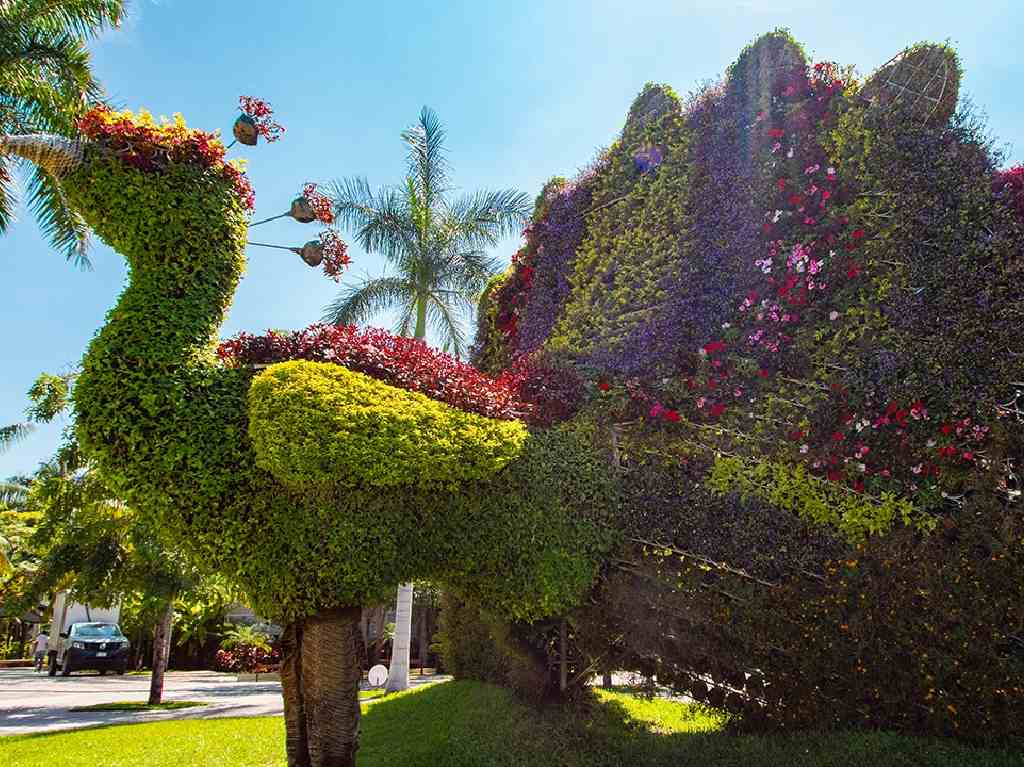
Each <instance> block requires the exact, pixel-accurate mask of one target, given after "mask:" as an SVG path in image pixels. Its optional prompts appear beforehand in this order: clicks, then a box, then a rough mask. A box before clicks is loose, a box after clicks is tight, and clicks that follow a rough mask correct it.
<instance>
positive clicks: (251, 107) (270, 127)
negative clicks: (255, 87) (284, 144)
mask: <svg viewBox="0 0 1024 767" xmlns="http://www.w3.org/2000/svg"><path fill="white" fill-rule="evenodd" d="M238 108H239V109H241V110H242V112H244V113H245V114H247V115H249V117H251V118H252V119H253V121H254V122H255V123H256V130H257V131H259V134H260V135H261V136H263V138H264V139H266V140H267V141H268V142H269V141H277V140H278V139H279V138H281V136H282V135H283V134H284V126H283V125H281V124H280V123H276V122H274V121H273V120H271V119H270V118H271V116H272V115H273V114H274V110H273V109H271V108H270V104H268V103H267V102H266V101H263V100H262V99H257V98H253V97H252V96H239V97H238Z"/></svg>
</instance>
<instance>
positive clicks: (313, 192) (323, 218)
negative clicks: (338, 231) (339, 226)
mask: <svg viewBox="0 0 1024 767" xmlns="http://www.w3.org/2000/svg"><path fill="white" fill-rule="evenodd" d="M302 197H303V199H304V200H305V201H306V204H307V205H309V208H310V210H311V211H312V213H313V215H314V216H315V217H316V220H317V221H319V222H320V223H321V224H324V225H325V226H330V225H331V224H333V223H334V208H333V207H332V206H331V198H330V197H328V196H327V195H325V194H324V193H323V192H320V191H318V190H317V184H315V183H313V182H308V183H306V184H305V185H304V186H303V187H302Z"/></svg>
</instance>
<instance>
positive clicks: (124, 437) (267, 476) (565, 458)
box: [0, 110, 614, 765]
mask: <svg viewBox="0 0 1024 767" xmlns="http://www.w3.org/2000/svg"><path fill="white" fill-rule="evenodd" d="M82 128H83V131H84V133H85V134H86V137H88V139H90V140H88V141H68V140H62V139H56V138H46V137H43V138H28V139H24V138H4V139H0V151H3V150H6V151H7V152H11V153H15V154H20V155H21V156H24V157H28V158H30V159H33V160H35V161H37V162H38V163H39V164H40V165H41V166H42V167H44V168H46V169H47V170H49V171H50V172H51V173H52V174H54V175H55V176H56V177H59V179H60V183H61V186H62V188H63V190H64V193H65V195H66V196H67V199H68V201H69V202H70V204H71V205H73V206H74V208H75V209H76V210H78V211H79V212H81V214H82V215H83V217H84V218H85V220H86V221H87V222H88V223H89V225H90V226H91V227H92V228H93V229H94V231H95V232H96V233H97V234H98V235H99V236H100V237H101V238H102V239H103V240H104V241H105V242H107V243H108V244H109V245H110V246H111V247H113V248H114V249H116V250H117V251H118V252H120V253H122V254H123V255H124V256H125V257H126V258H127V260H128V263H129V267H130V275H131V277H130V283H129V285H128V287H127V288H126V289H125V291H124V293H123V294H122V296H121V298H120V300H119V302H118V304H117V306H116V307H115V308H114V309H113V310H111V312H110V314H109V315H108V321H107V324H106V325H105V326H104V328H103V329H102V330H101V331H100V333H99V334H98V335H97V337H96V338H95V339H94V340H93V342H92V343H91V344H90V346H89V350H88V352H87V354H86V356H85V359H84V361H83V363H82V372H81V375H80V377H79V378H78V381H77V385H76V387H75V393H74V398H75V408H76V412H77V428H78V431H79V437H80V439H81V443H82V445H83V448H84V449H85V450H86V451H88V453H89V454H90V455H91V456H92V457H93V458H94V459H95V460H96V462H97V463H98V466H99V468H100V470H101V471H102V473H103V476H104V477H105V479H106V480H107V481H108V483H109V484H110V486H111V487H112V488H113V489H114V490H115V491H116V492H118V493H119V494H120V495H121V497H123V498H124V499H125V500H126V501H128V502H129V503H130V504H131V505H132V506H133V507H134V508H137V509H140V510H143V512H144V513H145V514H147V515H148V516H149V517H150V518H151V519H152V520H153V521H154V522H156V523H157V524H159V525H160V526H161V527H162V528H163V529H164V530H165V531H167V532H168V533H169V534H171V535H174V536H175V537H177V539H178V540H180V541H181V543H182V544H183V546H184V547H185V548H186V549H187V550H189V551H190V552H191V553H192V554H193V555H194V557H195V558H196V560H197V561H200V562H202V563H204V564H205V565H207V566H209V567H212V568H215V569H217V570H220V571H221V572H224V573H226V574H229V575H230V576H232V577H233V578H235V579H236V580H237V581H238V582H239V583H240V584H241V585H243V586H244V587H245V589H246V591H247V592H248V594H249V595H250V597H251V599H252V602H253V606H254V607H255V608H256V609H257V610H258V611H259V612H260V613H261V614H263V615H266V616H268V617H271V618H275V619H277V620H279V621H281V622H283V623H286V624H287V629H286V634H285V641H284V645H285V653H284V661H283V668H282V679H283V686H284V696H285V710H286V719H287V730H288V737H287V746H288V757H289V763H290V764H292V765H342V764H351V763H353V760H354V753H355V748H356V742H357V736H358V705H359V704H358V700H357V696H356V690H357V688H358V683H359V679H360V666H361V659H362V653H361V639H360V633H359V628H358V620H359V606H360V605H362V604H364V603H365V602H366V601H368V600H372V599H377V598H379V597H380V596H382V595H383V594H384V593H387V592H389V591H391V590H393V589H394V587H395V586H396V585H397V584H399V583H402V582H407V581H411V580H413V579H414V578H432V579H436V580H438V581H440V582H443V581H444V580H445V579H451V580H456V581H458V582H459V583H460V585H461V586H462V587H463V588H468V589H472V590H475V591H476V592H477V593H480V594H481V595H482V596H483V597H484V598H486V599H488V600H489V601H490V602H492V603H494V604H495V605H498V606H500V608H501V609H502V610H503V611H505V612H508V613H511V614H514V615H518V616H521V617H526V618H528V617H531V616H536V615H541V614H548V613H550V612H552V611H559V610H564V609H565V608H566V607H568V606H569V605H571V604H572V603H573V602H575V601H576V600H577V599H578V598H579V596H580V594H581V593H582V592H583V591H584V590H585V589H586V588H587V586H588V585H589V583H590V582H591V580H592V578H593V575H594V571H595V568H596V565H597V562H598V561H599V558H600V554H601V551H602V550H603V549H604V548H605V547H606V545H607V542H608V534H607V532H606V530H605V527H604V526H603V524H602V523H603V522H606V521H607V509H608V508H609V507H610V503H611V500H612V498H613V497H614V490H613V488H612V487H611V486H610V484H609V481H608V477H607V472H606V471H605V462H604V461H603V460H602V459H601V457H600V456H599V455H597V454H596V453H595V452H594V449H593V448H592V446H591V441H590V438H589V437H587V436H586V432H585V430H584V432H582V436H580V435H578V434H577V433H576V432H575V431H573V430H572V429H569V428H565V427H563V428H562V429H560V430H558V431H557V432H550V433H547V434H538V435H536V436H534V437H528V435H527V432H526V429H525V427H524V426H523V425H522V424H521V423H519V422H515V421H500V420H495V419H491V418H487V417H485V416H481V415H476V414H473V413H467V412H462V411H459V410H456V409H454V408H452V407H450V406H448V405H446V404H443V403H442V402H439V401H435V400H431V399H428V398H427V397H425V396H424V395H422V394H418V393H415V392H410V391H405V390H402V389H398V388H395V387H393V386H390V385H388V384H385V383H383V382H381V381H377V380H373V379H371V378H368V377H367V376H365V375H363V374H361V373H354V372H349V371H347V370H345V369H344V368H340V367H337V366H331V365H327V364H323V363H315V362H294V363H284V364H280V365H273V366H271V367H270V368H269V369H267V370H265V371H264V372H262V373H259V374H258V375H257V376H256V377H255V380H254V372H253V370H251V369H247V368H241V367H223V366H221V365H220V364H219V363H218V362H217V361H216V357H215V355H214V342H215V340H216V337H217V329H218V328H219V326H220V324H221V322H222V321H223V319H224V314H225V312H226V310H227V308H228V306H229V305H230V302H231V296H232V294H233V292H234V290H235V287H236V286H237V284H238V280H239V278H240V276H241V274H242V270H243V267H244V264H245V259H244V255H243V251H244V247H245V241H246V227H247V218H248V216H247V210H246V207H247V205H246V204H247V202H249V195H250V194H251V192H250V191H249V189H248V184H247V182H246V181H245V178H244V177H243V176H242V175H241V174H240V173H239V172H238V170H237V169H236V168H234V166H232V165H230V164H228V163H225V162H224V161H223V151H224V150H223V147H222V145H220V143H219V141H218V140H217V139H216V138H215V137H214V136H210V135H208V134H202V133H200V132H197V131H189V130H188V129H187V128H185V126H184V124H183V123H182V122H181V120H180V119H178V120H176V122H175V123H173V124H170V125H156V124H154V123H153V121H152V120H151V119H150V118H149V117H148V116H147V115H142V116H140V117H135V116H133V115H131V114H127V113H122V114H113V113H110V112H107V111H105V110H97V111H94V112H93V113H91V114H90V115H89V116H88V117H87V118H86V119H85V120H84V121H83V125H82ZM517 456H518V457H519V458H518V460H516V459H517ZM488 480H489V481H488Z"/></svg>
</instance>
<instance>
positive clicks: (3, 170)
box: [0, 124, 18, 234]
mask: <svg viewBox="0 0 1024 767" xmlns="http://www.w3.org/2000/svg"><path fill="white" fill-rule="evenodd" d="M0 127H2V124H0ZM17 209H18V190H17V185H16V184H15V181H14V163H13V162H11V161H10V160H9V159H8V158H6V157H0V234H3V233H4V232H6V231H7V228H8V227H9V226H10V225H11V224H12V223H14V214H15V211H16V210H17Z"/></svg>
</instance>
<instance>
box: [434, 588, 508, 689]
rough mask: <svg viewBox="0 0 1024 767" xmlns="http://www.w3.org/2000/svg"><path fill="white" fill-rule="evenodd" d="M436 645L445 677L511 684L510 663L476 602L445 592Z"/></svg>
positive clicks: (438, 621)
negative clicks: (449, 675)
mask: <svg viewBox="0 0 1024 767" xmlns="http://www.w3.org/2000/svg"><path fill="white" fill-rule="evenodd" d="M434 642H435V645H434V646H435V647H436V650H437V653H438V655H439V656H440V657H441V662H442V664H443V666H444V671H445V673H447V674H451V675H452V676H454V677H455V678H456V679H475V680H477V681H479V682H492V683H494V684H507V682H508V662H507V660H506V658H505V657H504V656H503V655H502V653H501V652H500V651H499V649H498V645H497V643H496V642H495V641H494V637H493V636H492V634H491V628H490V626H489V625H488V623H486V622H485V621H484V620H483V619H482V616H481V615H480V605H479V604H477V603H476V602H474V601H472V600H469V599H465V598H462V597H459V596H458V595H457V594H455V593H454V592H451V591H446V592H444V593H443V594H442V595H441V612H440V613H439V614H438V618H437V634H435V635H434Z"/></svg>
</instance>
